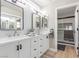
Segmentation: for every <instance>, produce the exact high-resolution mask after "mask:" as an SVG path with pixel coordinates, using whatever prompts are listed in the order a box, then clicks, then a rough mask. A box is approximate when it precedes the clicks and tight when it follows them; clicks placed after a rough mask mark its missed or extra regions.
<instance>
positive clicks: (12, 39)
mask: <svg viewBox="0 0 79 59" xmlns="http://www.w3.org/2000/svg"><path fill="white" fill-rule="evenodd" d="M48 33H49V32H47V31H46V32H42V33H41V34H39V35H34V36H29V35H21V36H14V37H13V36H12V37H4V38H0V46H1V45H2V44H6V43H11V42H15V41H16V42H17V41H21V40H25V39H31V38H33V37H37V36H40V35H45V34H48Z"/></svg>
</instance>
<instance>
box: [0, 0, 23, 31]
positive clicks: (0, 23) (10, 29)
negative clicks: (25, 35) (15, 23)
mask: <svg viewBox="0 0 79 59" xmlns="http://www.w3.org/2000/svg"><path fill="white" fill-rule="evenodd" d="M4 1H5V2H7V3H10V4H13V5H15V6H17V7H19V8H21V9H22V20H21V28H20V29H1V0H0V30H1V31H15V30H18V31H21V30H23V29H24V8H22V7H21V6H18V5H16V4H15V3H13V2H9V1H7V0H4Z"/></svg>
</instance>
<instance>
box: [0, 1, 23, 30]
mask: <svg viewBox="0 0 79 59" xmlns="http://www.w3.org/2000/svg"><path fill="white" fill-rule="evenodd" d="M23 15H24V10H23V8H22V7H20V6H17V5H15V4H13V3H10V2H8V1H6V0H1V17H0V18H1V20H0V30H22V29H24V17H23Z"/></svg>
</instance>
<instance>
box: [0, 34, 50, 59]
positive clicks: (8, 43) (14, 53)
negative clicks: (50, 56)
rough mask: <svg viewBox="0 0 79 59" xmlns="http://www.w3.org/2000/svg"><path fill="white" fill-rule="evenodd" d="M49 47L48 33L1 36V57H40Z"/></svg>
mask: <svg viewBox="0 0 79 59" xmlns="http://www.w3.org/2000/svg"><path fill="white" fill-rule="evenodd" d="M48 48H49V41H48V35H47V34H42V35H35V36H31V37H29V36H17V37H7V38H1V40H0V58H38V57H41V56H42V55H43V54H44V53H45V52H46V51H47V50H48Z"/></svg>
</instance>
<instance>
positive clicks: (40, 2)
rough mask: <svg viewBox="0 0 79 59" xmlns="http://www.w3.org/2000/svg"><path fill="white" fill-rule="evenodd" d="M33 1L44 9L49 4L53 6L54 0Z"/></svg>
mask: <svg viewBox="0 0 79 59" xmlns="http://www.w3.org/2000/svg"><path fill="white" fill-rule="evenodd" d="M31 1H32V2H34V3H35V4H37V5H38V6H39V7H40V8H44V7H46V6H48V5H49V4H51V2H52V1H53V0H31Z"/></svg>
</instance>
